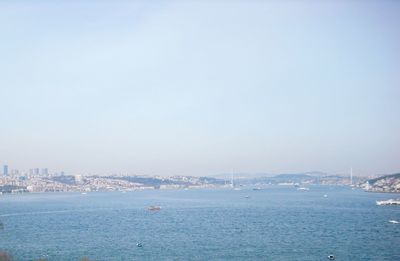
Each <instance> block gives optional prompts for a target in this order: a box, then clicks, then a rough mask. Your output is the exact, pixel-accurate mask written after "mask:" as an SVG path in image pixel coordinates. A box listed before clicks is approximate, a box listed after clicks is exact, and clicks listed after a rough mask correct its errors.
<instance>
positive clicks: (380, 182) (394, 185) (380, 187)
mask: <svg viewBox="0 0 400 261" xmlns="http://www.w3.org/2000/svg"><path fill="white" fill-rule="evenodd" d="M361 187H362V188H364V189H365V190H366V191H373V192H394V193H400V173H395V174H390V175H385V176H382V177H379V178H375V179H370V180H368V181H367V182H365V183H364V184H362V185H361Z"/></svg>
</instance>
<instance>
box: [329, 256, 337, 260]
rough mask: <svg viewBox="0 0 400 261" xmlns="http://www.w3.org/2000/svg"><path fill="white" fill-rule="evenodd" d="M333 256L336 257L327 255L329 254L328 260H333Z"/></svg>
mask: <svg viewBox="0 0 400 261" xmlns="http://www.w3.org/2000/svg"><path fill="white" fill-rule="evenodd" d="M335 258H336V257H335V256H334V255H329V256H328V259H329V260H335Z"/></svg>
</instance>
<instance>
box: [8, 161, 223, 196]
mask: <svg viewBox="0 0 400 261" xmlns="http://www.w3.org/2000/svg"><path fill="white" fill-rule="evenodd" d="M223 184H224V181H222V180H217V179H214V178H205V177H189V176H171V177H161V176H153V177H148V176H93V175H92V176H83V175H66V174H65V173H64V172H63V171H61V172H58V173H50V172H49V170H48V168H34V169H30V170H29V171H23V172H20V171H18V170H13V171H11V172H10V171H9V167H8V165H4V166H3V171H2V175H0V194H4V193H22V192H89V191H130V190H143V189H178V188H199V187H203V188H205V187H217V186H220V185H223Z"/></svg>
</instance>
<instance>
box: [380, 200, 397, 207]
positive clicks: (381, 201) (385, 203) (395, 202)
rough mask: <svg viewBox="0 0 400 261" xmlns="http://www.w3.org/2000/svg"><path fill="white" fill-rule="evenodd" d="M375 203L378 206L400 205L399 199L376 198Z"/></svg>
mask: <svg viewBox="0 0 400 261" xmlns="http://www.w3.org/2000/svg"><path fill="white" fill-rule="evenodd" d="M376 205H378V206H385V205H400V199H388V200H377V201H376Z"/></svg>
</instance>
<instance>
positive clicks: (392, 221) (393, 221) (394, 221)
mask: <svg viewBox="0 0 400 261" xmlns="http://www.w3.org/2000/svg"><path fill="white" fill-rule="evenodd" d="M389 223H392V224H399V223H400V222H399V221H397V220H389Z"/></svg>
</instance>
